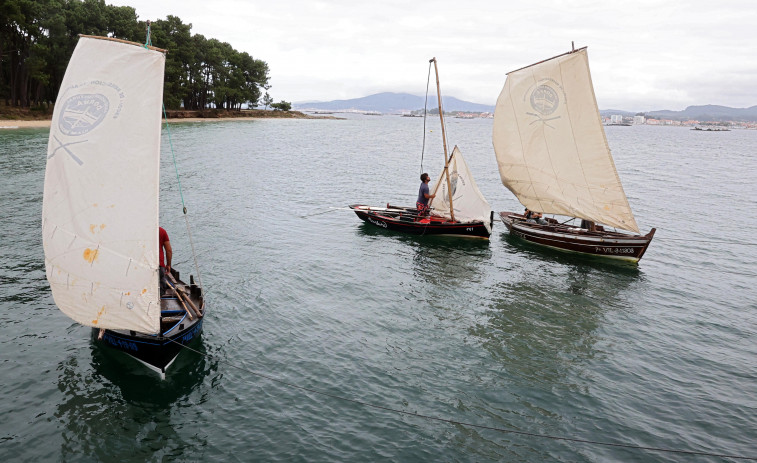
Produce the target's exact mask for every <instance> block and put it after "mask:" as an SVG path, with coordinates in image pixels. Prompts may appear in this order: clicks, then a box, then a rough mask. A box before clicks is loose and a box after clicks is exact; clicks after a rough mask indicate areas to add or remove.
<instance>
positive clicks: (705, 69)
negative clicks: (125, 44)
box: [106, 0, 757, 111]
mask: <svg viewBox="0 0 757 463" xmlns="http://www.w3.org/2000/svg"><path fill="white" fill-rule="evenodd" d="M106 3H111V4H114V5H129V6H132V7H134V8H135V9H136V11H137V15H139V19H141V20H145V19H150V20H156V19H165V18H166V16H167V15H174V16H178V17H179V18H181V20H182V21H183V22H184V23H185V24H186V23H189V24H191V25H192V33H193V34H202V35H204V36H205V37H207V38H216V39H219V40H221V41H224V42H228V43H229V44H230V45H231V46H232V47H233V48H235V49H236V50H239V51H246V52H247V53H249V54H250V55H252V56H253V57H254V58H256V59H261V60H263V61H266V62H267V63H268V66H269V68H270V77H271V81H270V82H271V84H272V88H271V90H270V94H271V96H272V97H273V98H274V100H275V101H279V100H286V101H290V102H304V101H329V100H336V99H348V98H359V97H363V96H367V95H371V94H374V93H378V92H385V91H389V92H407V93H412V94H415V95H423V94H424V93H425V89H426V77H427V73H428V60H429V59H430V58H432V57H436V58H437V61H438V63H439V73H440V81H441V86H442V94H443V95H447V96H454V97H457V98H460V99H463V100H468V101H472V102H475V103H483V104H490V105H494V104H495V102H496V99H497V96H498V95H499V92H500V91H501V90H502V86H503V85H504V82H505V74H506V73H507V72H509V71H512V70H515V69H518V68H520V67H523V66H526V65H529V64H532V63H534V62H537V61H541V60H543V59H546V58H550V57H552V56H555V55H558V54H561V53H564V52H566V51H568V50H570V46H571V41H574V42H575V46H576V48H579V47H584V46H588V47H589V64H590V66H591V71H592V79H593V81H594V90H595V93H596V96H597V101H598V103H599V107H600V108H601V109H622V110H628V111H650V110H659V109H672V110H681V109H684V108H685V107H686V106H689V105H703V104H717V105H724V106H731V107H737V108H744V107H750V106H754V105H757V3H756V2H753V1H751V0H736V1H730V0H728V1H718V0H707V1H703V0H689V1H677V0H667V1H666V0H625V1H618V0H614V1H609V0H578V1H557V0H554V1H551V0H546V1H545V0H542V1H539V2H531V1H518V2H514V1H508V0H455V1H447V0H434V1H426V0H402V1H394V0H392V1H383V0H374V1H361V0H322V1H320V0H265V1H263V0H210V1H208V0H202V1H200V0H106Z"/></svg>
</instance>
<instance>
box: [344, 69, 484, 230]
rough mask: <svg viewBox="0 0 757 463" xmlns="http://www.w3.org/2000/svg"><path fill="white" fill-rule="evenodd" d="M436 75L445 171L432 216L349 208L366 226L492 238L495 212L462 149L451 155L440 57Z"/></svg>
mask: <svg viewBox="0 0 757 463" xmlns="http://www.w3.org/2000/svg"><path fill="white" fill-rule="evenodd" d="M429 63H433V64H434V70H435V73H436V94H437V97H438V99H439V118H440V119H441V126H442V145H443V147H444V169H443V170H442V173H441V174H440V175H439V177H437V181H436V184H435V186H434V189H433V190H431V191H432V194H435V195H436V196H435V197H434V198H433V199H432V200H431V202H430V203H429V207H430V213H429V214H427V215H423V214H418V211H417V210H416V208H414V207H402V206H390V205H389V204H387V206H386V207H372V206H366V205H363V204H353V205H351V206H349V207H350V208H351V209H352V210H353V211H355V214H357V216H358V217H360V218H361V219H362V220H364V221H365V222H366V223H370V224H373V225H375V226H377V227H381V228H384V229H387V230H394V231H400V232H404V233H411V234H416V235H447V236H466V237H476V238H487V239H488V238H489V236H490V235H491V232H492V225H493V223H494V213H493V212H492V210H491V207H490V206H489V203H488V202H487V201H486V198H484V196H483V195H482V194H481V191H480V190H479V189H478V186H477V185H476V181H475V180H474V179H473V175H472V174H471V172H470V169H469V168H468V164H467V163H466V162H465V159H464V158H463V154H462V153H461V152H460V149H459V148H458V147H457V146H455V147H454V149H453V150H452V154H449V155H448V150H447V135H446V128H445V126H444V112H443V110H442V94H441V89H440V85H439V69H438V67H437V63H436V58H432V59H431V60H429Z"/></svg>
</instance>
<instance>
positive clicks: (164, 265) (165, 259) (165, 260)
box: [158, 227, 173, 295]
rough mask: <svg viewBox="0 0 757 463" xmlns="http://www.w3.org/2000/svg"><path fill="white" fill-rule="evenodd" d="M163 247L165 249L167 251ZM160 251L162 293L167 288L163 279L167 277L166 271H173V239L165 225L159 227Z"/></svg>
mask: <svg viewBox="0 0 757 463" xmlns="http://www.w3.org/2000/svg"><path fill="white" fill-rule="evenodd" d="M163 249H165V253H164V252H163ZM158 253H159V254H160V267H159V268H160V293H161V295H162V294H163V292H165V290H166V287H165V283H164V282H163V280H164V279H165V277H166V276H165V275H166V272H170V271H171V258H172V257H173V249H171V241H170V240H169V239H168V232H166V230H165V229H164V228H163V227H158Z"/></svg>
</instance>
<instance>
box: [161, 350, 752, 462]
mask: <svg viewBox="0 0 757 463" xmlns="http://www.w3.org/2000/svg"><path fill="white" fill-rule="evenodd" d="M170 341H171V342H174V343H176V344H179V345H180V346H181V347H182V348H183V349H187V350H190V351H192V352H194V353H196V354H199V355H202V356H203V357H206V358H212V359H215V360H217V361H218V362H220V363H223V364H225V365H228V366H230V367H233V368H236V369H237V370H240V371H243V372H245V373H249V374H251V375H254V376H257V377H260V378H264V379H267V380H269V381H273V382H275V383H278V384H282V385H284V386H287V387H291V388H293V389H299V390H301V391H307V392H312V393H313V394H318V395H321V396H324V397H330V398H332V399H336V400H341V401H343V402H350V403H353V404H357V405H361V406H363V407H368V408H373V409H377V410H384V411H388V412H392V413H397V414H400V415H405V416H412V417H415V418H421V419H424V420H428V421H438V422H442V423H449V424H455V425H459V426H466V427H469V428H476V429H485V430H489V431H496V432H501V433H504V434H517V435H520V436H527V437H536V438H541V439H552V440H560V441H566V442H575V443H579V444H592V445H602V446H606V447H619V448H627V449H635V450H648V451H652V452H663V453H677V454H683V455H700V456H707V457H718V458H732V459H734V460H751V461H757V456H754V457H749V456H743V455H730V454H724V453H716V452H704V451H697V450H680V449H672V448H664V447H647V446H642V445H633V444H625V443H618V442H602V441H595V440H589V439H580V438H576V437H566V436H555V435H551V434H539V433H533V432H526V431H516V430H514V429H505V428H499V427H496V426H488V425H482V424H475V423H469V422H465V421H459V420H453V419H449V418H442V417H439V416H433V415H425V414H422V413H416V412H408V411H406V410H399V409H396V408H392V407H387V406H384V405H377V404H373V403H370V402H365V401H363V400H358V399H353V398H349V397H344V396H341V395H338V394H332V393H330V392H324V391H321V390H318V389H314V388H311V387H305V386H300V385H297V384H294V383H291V382H289V381H285V380H282V379H278V378H274V377H273V376H270V375H267V374H264V373H259V372H256V371H253V370H250V369H248V368H245V367H244V366H242V365H237V364H234V363H231V362H228V361H225V360H223V359H221V358H219V357H216V356H214V355H211V354H208V353H206V352H200V351H198V350H197V349H193V348H191V347H189V346H186V345H184V344H181V343H179V342H176V341H174V340H173V339H171V340H170Z"/></svg>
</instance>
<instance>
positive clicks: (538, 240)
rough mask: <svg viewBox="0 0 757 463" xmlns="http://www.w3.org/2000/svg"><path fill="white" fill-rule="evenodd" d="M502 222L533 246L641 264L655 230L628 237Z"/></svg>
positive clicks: (507, 218) (508, 216)
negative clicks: (533, 244) (639, 262)
mask: <svg viewBox="0 0 757 463" xmlns="http://www.w3.org/2000/svg"><path fill="white" fill-rule="evenodd" d="M499 216H500V219H501V220H502V223H504V224H505V226H506V227H507V230H508V231H509V232H510V234H511V235H512V236H515V237H518V238H521V239H523V240H526V241H528V242H530V243H535V244H539V245H542V246H546V247H550V248H553V249H559V250H562V251H570V252H577V253H581V254H586V255H591V256H598V257H606V258H610V259H619V260H625V261H630V262H638V261H639V260H640V259H641V258H642V256H643V255H644V253H645V252H646V250H647V248H648V247H649V243H650V242H651V241H652V237H654V234H655V231H656V229H654V228H653V229H652V230H651V231H650V232H649V233H647V234H646V235H629V234H625V233H617V232H609V231H588V230H584V229H581V228H576V227H571V226H568V225H564V224H559V223H550V224H547V225H540V224H536V223H530V222H526V220H525V217H524V216H523V215H522V214H516V213H514V212H500V213H499Z"/></svg>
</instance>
